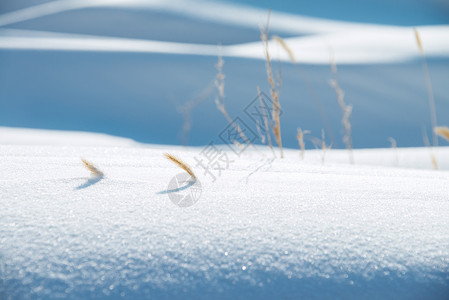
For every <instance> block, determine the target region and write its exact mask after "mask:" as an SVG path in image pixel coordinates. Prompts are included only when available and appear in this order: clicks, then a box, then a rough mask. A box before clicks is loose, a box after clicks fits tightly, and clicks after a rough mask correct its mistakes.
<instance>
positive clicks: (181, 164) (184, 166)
mask: <svg viewBox="0 0 449 300" xmlns="http://www.w3.org/2000/svg"><path fill="white" fill-rule="evenodd" d="M164 156H165V157H166V158H167V159H168V160H170V161H172V162H173V163H174V164H176V165H177V166H178V167H180V168H181V169H183V170H184V171H186V172H187V173H189V175H190V176H192V178H193V179H196V175H195V173H193V171H192V169H191V168H190V167H189V166H188V165H187V164H186V163H185V162H183V161H182V160H180V159H179V158H177V157H176V156H174V155H172V154H169V153H164Z"/></svg>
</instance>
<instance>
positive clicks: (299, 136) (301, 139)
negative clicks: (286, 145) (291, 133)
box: [296, 128, 310, 159]
mask: <svg viewBox="0 0 449 300" xmlns="http://www.w3.org/2000/svg"><path fill="white" fill-rule="evenodd" d="M307 133H310V131H308V130H305V131H302V129H301V128H298V134H297V135H296V139H298V143H299V148H301V159H304V153H305V150H306V144H305V143H304V135H305V134H307Z"/></svg>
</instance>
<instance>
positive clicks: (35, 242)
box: [0, 129, 449, 299]
mask: <svg viewBox="0 0 449 300" xmlns="http://www.w3.org/2000/svg"><path fill="white" fill-rule="evenodd" d="M5 132H6V134H5ZM10 133H11V131H10V129H1V130H0V136H3V138H2V140H1V143H2V144H3V145H1V146H0V157H1V161H2V171H1V172H0V199H1V204H2V209H1V210H0V228H1V230H0V255H1V259H0V296H1V297H2V299H18V298H20V299H24V298H25V299H28V298H30V299H31V298H32V299H36V298H45V299H52V298H60V297H67V298H72V299H73V298H78V299H79V298H149V297H154V298H158V299H185V298H195V299H211V298H214V299H272V298H307V299H315V298H316V299H336V298H337V299H360V298H364V299H379V298H384V299H394V298H395V299H420V298H431V299H446V297H447V295H448V293H449V273H448V270H449V218H447V216H448V213H449V201H448V196H447V195H448V192H449V187H448V185H447V180H448V177H449V173H448V172H447V171H434V170H418V169H403V168H395V167H393V166H385V167H381V166H369V165H366V164H364V163H360V162H359V163H356V164H355V165H349V164H347V163H343V162H338V161H337V160H336V161H333V159H332V157H333V152H334V150H329V151H328V153H327V156H326V160H325V162H324V164H323V165H322V164H321V162H319V161H317V160H315V159H314V156H316V154H317V153H314V151H307V152H306V154H305V157H306V159H305V161H301V160H300V159H299V153H298V151H297V150H287V151H286V158H285V159H282V160H281V159H279V158H278V159H276V160H272V159H271V151H269V150H268V149H266V148H262V147H257V148H255V149H251V148H248V149H247V150H246V151H245V152H244V153H243V154H242V155H241V156H240V157H238V156H237V155H236V154H234V153H233V152H232V151H230V150H228V151H227V152H226V153H227V154H228V156H229V158H230V159H232V160H233V162H232V163H231V164H230V167H229V168H228V169H226V170H223V171H222V173H221V176H219V177H218V178H217V180H216V181H215V182H213V181H212V179H211V178H210V177H209V176H207V175H205V174H204V172H203V171H202V169H201V168H200V167H199V166H195V164H194V162H195V159H194V158H195V157H198V156H199V155H200V153H201V150H202V148H192V147H190V148H184V147H173V146H162V145H158V146H156V147H154V146H151V145H142V144H129V143H127V141H122V140H120V139H117V138H111V139H110V141H109V143H107V144H105V141H106V138H105V137H104V136H99V141H98V144H95V142H94V140H93V139H92V134H84V133H76V135H77V136H78V137H77V139H78V142H77V144H78V145H76V144H75V143H74V144H73V145H70V146H67V145H65V141H64V140H60V135H59V133H52V132H48V133H45V132H44V131H37V132H35V131H34V130H30V131H28V133H26V131H25V130H21V131H17V133H20V134H18V135H20V136H25V135H26V134H28V135H29V136H32V135H34V134H37V135H38V136H40V137H42V138H44V137H45V139H46V140H47V143H48V145H44V144H38V145H32V144H33V143H32V142H31V143H30V144H29V145H25V144H24V143H22V142H20V141H19V142H18V143H15V142H14V141H15V140H17V139H14V138H12V137H11V135H10V137H11V139H12V140H11V142H10V143H7V140H8V138H5V136H7V135H8V134H10ZM83 135H85V136H86V141H85V142H84V143H83V142H82V136H83ZM69 136H70V135H69ZM51 141H53V142H51ZM58 143H59V145H58ZM87 145H88V146H87ZM398 151H400V152H401V153H407V156H413V155H420V153H421V152H424V153H427V151H428V150H427V149H398ZM403 151H404V152H403ZM405 151H406V152H405ZM164 152H171V153H174V154H176V155H178V156H179V157H180V158H182V159H183V160H185V161H186V162H188V163H189V164H190V165H191V166H192V167H193V169H194V171H195V173H196V174H197V176H198V177H199V180H200V182H201V184H202V194H201V197H200V199H199V201H198V202H197V203H195V204H194V205H192V206H191V207H187V208H180V207H178V206H176V205H175V204H173V203H172V202H171V201H170V199H169V197H168V195H167V194H166V193H161V192H163V191H165V190H166V189H167V185H168V182H169V181H170V180H171V178H172V177H173V176H175V175H176V174H178V173H180V171H181V170H180V169H179V168H177V167H176V166H175V165H173V164H172V163H170V162H169V161H168V160H166V159H165V158H164V157H163V155H162V154H163V153H164ZM337 152H338V151H337ZM442 153H444V154H445V155H444V158H447V157H448V155H447V154H448V153H449V149H446V148H441V149H440V154H442ZM343 154H344V153H341V155H343ZM359 154H360V155H359ZM339 155H340V154H338V153H336V154H335V156H337V157H338V156H339ZM80 156H82V157H84V158H86V159H87V160H89V161H90V162H92V163H94V164H95V165H96V166H97V167H98V168H100V169H101V170H102V171H103V172H104V173H105V177H104V178H102V179H100V180H98V181H96V182H94V183H91V184H86V183H87V182H89V180H91V179H92V178H90V177H89V175H88V171H87V170H86V169H84V168H83V166H82V164H81V161H80V159H79V157H80ZM360 156H361V157H365V159H366V160H368V158H369V157H371V158H372V159H374V160H376V159H379V157H381V156H383V157H384V158H385V157H388V156H390V157H394V156H395V154H394V149H390V150H388V149H384V150H379V151H376V150H370V152H366V151H363V150H362V151H359V150H356V151H355V160H356V162H357V161H359V157H360ZM401 160H402V157H401ZM393 161H394V160H393ZM409 167H411V166H409Z"/></svg>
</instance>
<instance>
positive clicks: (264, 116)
mask: <svg viewBox="0 0 449 300" xmlns="http://www.w3.org/2000/svg"><path fill="white" fill-rule="evenodd" d="M257 96H258V97H259V102H260V107H261V108H262V114H263V122H264V125H265V132H266V133H267V140H268V146H269V147H270V149H271V152H273V156H274V157H276V153H274V149H273V144H272V142H271V134H270V130H269V129H268V118H267V114H266V112H265V104H264V103H263V101H262V95H261V93H260V88H259V86H258V87H257Z"/></svg>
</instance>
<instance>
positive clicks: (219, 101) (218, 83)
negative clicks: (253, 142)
mask: <svg viewBox="0 0 449 300" xmlns="http://www.w3.org/2000/svg"><path fill="white" fill-rule="evenodd" d="M219 49H220V48H219ZM223 65H224V60H223V57H222V55H221V51H220V50H219V51H218V62H217V65H216V67H217V71H218V73H217V76H216V78H215V87H216V88H217V90H218V97H216V98H215V104H216V105H217V109H218V110H219V111H221V113H222V114H223V115H224V116H225V118H226V120H228V122H229V124H231V125H232V126H233V127H234V129H235V130H236V131H237V132H238V134H239V135H240V137H241V138H242V140H243V141H244V142H245V143H246V144H250V140H249V139H248V138H247V137H246V135H245V133H244V132H243V130H242V129H241V128H240V126H238V125H237V124H236V123H235V122H234V121H233V120H232V119H231V116H230V115H229V114H228V111H227V110H226V107H225V105H224V98H225V94H224V86H225V81H224V79H225V75H224V74H223ZM233 142H234V141H233Z"/></svg>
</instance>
